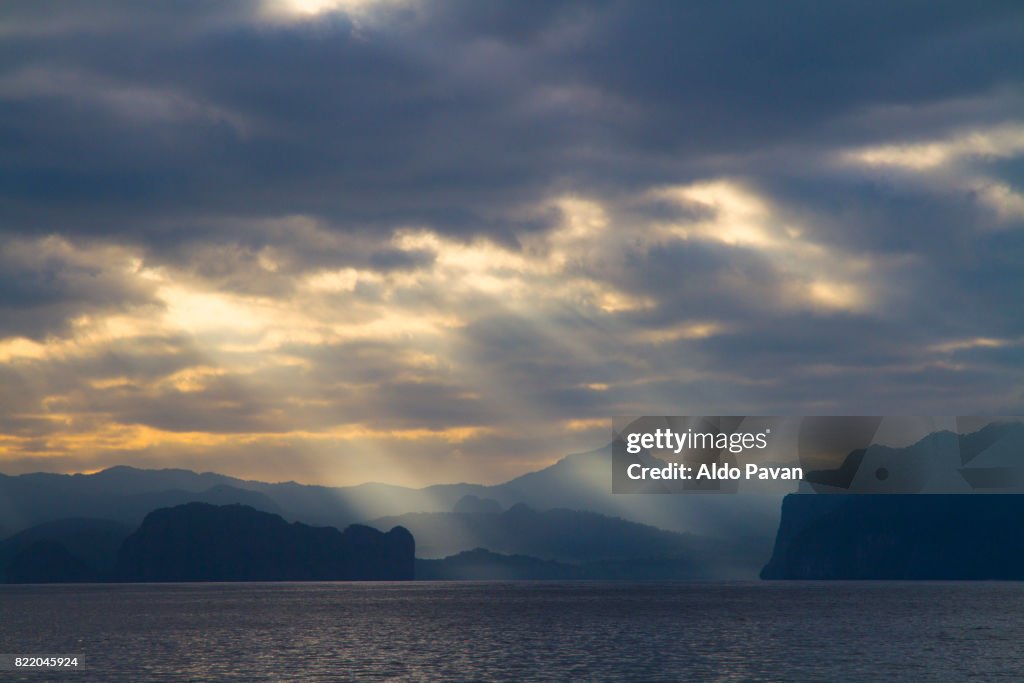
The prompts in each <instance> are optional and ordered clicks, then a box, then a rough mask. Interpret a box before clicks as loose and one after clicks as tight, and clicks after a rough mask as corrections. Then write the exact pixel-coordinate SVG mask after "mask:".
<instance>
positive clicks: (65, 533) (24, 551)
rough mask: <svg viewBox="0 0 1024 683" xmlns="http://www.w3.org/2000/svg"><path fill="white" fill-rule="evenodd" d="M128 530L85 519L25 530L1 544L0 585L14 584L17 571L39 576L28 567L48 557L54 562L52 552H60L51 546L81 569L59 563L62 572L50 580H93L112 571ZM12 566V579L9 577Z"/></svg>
mask: <svg viewBox="0 0 1024 683" xmlns="http://www.w3.org/2000/svg"><path fill="white" fill-rule="evenodd" d="M131 531H132V530H131V528H130V527H128V526H126V525H123V524H119V523H117V522H112V521H110V520H106V519H88V518H85V519H63V520H57V521H54V522H46V523H44V524H40V525H38V526H35V527H32V528H30V529H26V530H24V531H21V532H19V533H17V534H15V535H14V536H12V537H10V538H8V539H5V540H3V541H0V583H2V582H4V581H16V580H17V579H18V578H19V577H20V576H21V575H20V574H19V572H27V575H31V576H36V577H41V576H42V575H41V574H40V573H39V572H37V571H33V570H31V567H32V566H35V565H34V563H37V562H38V561H39V560H40V558H42V557H45V556H47V555H49V556H50V558H51V560H53V559H54V558H55V557H56V556H55V555H54V554H53V553H54V552H58V553H59V552H60V551H55V550H54V548H53V546H54V545H56V546H60V547H62V548H63V549H64V551H66V552H67V553H68V555H70V556H71V557H73V558H75V560H76V561H78V562H81V564H82V568H80V569H78V568H76V566H77V565H76V564H75V563H68V562H66V561H63V562H60V563H58V565H59V566H60V567H62V569H61V570H60V571H55V572H54V574H53V575H52V576H51V580H59V579H55V578H53V577H58V576H59V577H63V578H64V579H68V580H72V579H73V580H83V579H82V577H90V578H95V577H97V576H100V575H102V574H104V573H107V572H109V571H110V570H111V569H113V567H114V562H115V561H116V559H117V551H118V549H119V548H120V547H121V542H122V541H124V539H125V538H126V537H127V536H128V534H130V533H131ZM33 558H34V559H33ZM15 560H17V561H15ZM12 564H13V565H14V567H15V576H14V577H10V576H8V573H9V572H8V569H9V568H10V567H11V566H12ZM73 577H78V578H73Z"/></svg>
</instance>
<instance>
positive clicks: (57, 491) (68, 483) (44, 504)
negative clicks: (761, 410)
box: [0, 446, 781, 542]
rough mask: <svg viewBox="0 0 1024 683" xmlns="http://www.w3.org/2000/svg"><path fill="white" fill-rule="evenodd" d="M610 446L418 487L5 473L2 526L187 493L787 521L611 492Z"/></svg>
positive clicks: (336, 513)
mask: <svg viewBox="0 0 1024 683" xmlns="http://www.w3.org/2000/svg"><path fill="white" fill-rule="evenodd" d="M610 489H611V448H610V446H609V447H606V448H603V449H599V450H596V451H591V452H589V453H581V454H576V455H571V456H568V457H566V458H563V459H562V460H560V461H559V462H557V463H555V464H554V465H552V466H550V467H547V468H545V469H543V470H540V471H538V472H532V473H530V474H527V475H524V476H522V477H517V478H516V479H513V480H511V481H509V482H506V483H504V484H499V485H496V486H483V485H477V484H442V485H437V486H428V487H426V488H422V489H411V488H404V487H400V486H390V485H387V484H378V483H369V484H361V485H358V486H347V487H336V488H332V487H325V486H310V485H304V484H297V483H295V482H284V483H265V482H258V481H247V480H243V479H236V478H234V477H228V476H225V475H221V474H214V473H208V472H207V473H202V474H198V473H195V472H191V471H188V470H177V469H170V470H142V469H136V468H133V467H127V466H119V467H113V468H110V469H108V470H104V471H102V472H97V473H95V474H72V475H64V474H26V475H20V476H6V475H0V526H2V527H6V528H7V529H8V530H9V532H10V533H14V532H17V531H20V530H22V529H26V528H28V527H31V526H34V525H36V524H40V523H43V522H47V521H52V520H57V519H64V518H71V517H86V516H88V517H103V518H106V519H112V520H115V521H119V522H122V523H125V524H129V525H132V526H135V525H137V524H138V523H139V522H141V521H142V518H143V517H144V516H145V515H146V513H147V512H149V511H150V510H154V509H156V508H159V507H172V506H175V505H181V504H184V503H188V502H206V503H211V504H215V505H225V504H230V503H239V504H242V505H248V506H250V507H253V508H256V509H259V510H264V511H266V512H273V513H275V514H279V515H281V516H282V517H284V518H285V519H287V520H289V521H301V522H305V523H307V524H313V525H319V526H336V527H344V526H347V525H349V524H353V523H360V522H365V521H366V520H371V519H376V518H380V517H386V516H395V515H402V514H406V513H411V512H447V511H449V510H451V509H452V508H453V506H454V505H456V504H457V503H458V502H459V501H460V500H463V499H465V498H466V497H467V496H474V497H476V498H478V499H480V500H482V501H491V503H484V505H489V506H490V507H492V509H494V507H493V503H497V508H505V509H507V508H510V507H512V506H513V505H516V504H517V503H525V504H527V505H529V506H530V507H531V508H534V509H537V510H548V509H553V508H571V509H577V510H591V511H594V512H599V513H601V514H605V515H608V516H611V517H622V518H624V519H628V520H632V521H635V522H640V523H644V524H648V525H651V526H656V527H659V528H662V529H667V530H671V531H677V532H686V533H697V534H701V535H707V536H732V537H735V536H761V537H763V538H766V539H768V540H769V542H770V539H771V538H773V537H774V534H775V529H776V528H777V526H778V510H779V501H780V500H781V497H780V496H760V495H742V496H736V495H716V494H686V495H670V494H668V495H648V494H619V495H613V494H612V493H611V490H610Z"/></svg>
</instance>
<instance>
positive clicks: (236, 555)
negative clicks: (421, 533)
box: [114, 503, 415, 582]
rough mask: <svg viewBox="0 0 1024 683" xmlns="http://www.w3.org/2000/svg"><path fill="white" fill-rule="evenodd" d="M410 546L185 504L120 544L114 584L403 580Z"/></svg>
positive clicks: (234, 508) (157, 514) (236, 509)
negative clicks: (127, 582) (122, 582)
mask: <svg viewBox="0 0 1024 683" xmlns="http://www.w3.org/2000/svg"><path fill="white" fill-rule="evenodd" d="M414 551H415V543H414V541H413V537H412V535H411V534H410V533H409V532H408V531H406V530H405V529H402V528H401V527H396V528H394V529H391V530H390V531H389V532H387V533H383V532H380V531H377V530H376V529H371V528H370V527H366V526H359V525H353V526H350V527H348V528H347V529H345V531H338V530H337V529H334V528H332V527H312V526H307V525H305V524H301V523H298V522H295V523H291V524H289V523H288V522H286V521H285V520H284V519H283V518H281V517H280V516H279V515H273V514H269V513H266V512H262V511H259V510H255V509H253V508H251V507H247V506H244V505H225V506H215V505H208V504H205V503H188V504H186V505H180V506H177V507H174V508H165V509H161V510H156V511H154V512H151V513H150V514H148V515H146V518H145V520H144V521H143V523H142V526H141V527H139V529H138V530H137V531H135V532H134V533H133V534H132V535H130V536H129V537H128V538H126V539H125V540H124V543H123V544H122V545H121V549H120V551H119V553H118V556H117V565H116V566H115V569H114V577H115V578H116V579H118V580H121V581H147V582H151V581H152V582H157V581H160V582H163V581H338V580H343V581H355V580H372V581H387V580H408V579H412V578H413V576H414V564H413V563H414V554H415V553H414Z"/></svg>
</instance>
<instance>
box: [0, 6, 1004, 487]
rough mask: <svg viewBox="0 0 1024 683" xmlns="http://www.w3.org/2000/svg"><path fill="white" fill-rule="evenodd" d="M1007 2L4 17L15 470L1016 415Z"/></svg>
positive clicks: (530, 448)
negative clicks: (704, 422) (731, 420)
mask: <svg viewBox="0 0 1024 683" xmlns="http://www.w3.org/2000/svg"><path fill="white" fill-rule="evenodd" d="M1022 86H1024V5H1022V4H1021V3H1019V2H997V1H992V2H984V3H966V2H934V1H928V2H918V1H914V0H908V1H903V2H896V3H894V2H891V1H885V2H874V1H871V0H857V1H856V2H830V3H820V2H810V1H807V2H772V3H766V2H760V1H748V2H744V1H737V2H682V1H680V2H676V1H672V2H660V1H651V2H641V3H638V2H627V1H600V0H594V1H592V2H574V1H571V0H567V1H564V2H563V1H559V0H544V1H529V0H523V1H520V2H504V3H491V2H479V1H477V0H435V1H430V2H428V1H426V0H422V1H421V0H347V1H337V0H267V1H262V0H251V1H245V2H243V1H241V0H225V1H223V2H217V3H210V2H205V1H200V0H174V1H173V2H172V1H170V0H149V1H147V2H122V1H116V0H94V1H92V2H88V3H71V2H55V1H51V0H5V1H4V2H3V3H2V4H0V472H4V473H7V474H16V473H23V472H32V471H53V472H91V471H96V470H98V469H102V468H105V467H109V466H112V465H117V464H128V465H134V466H136V467H146V468H160V467H186V468H189V469H194V470H198V471H217V472H223V473H226V474H232V475H236V476H242V477H246V478H254V479H263V480H270V481H281V480H296V481H301V482H310V483H324V484H331V485H346V484H356V483H360V482H364V481H383V482H389V483H394V484H402V485H411V486H421V485H427V484H433V483H441V482H458V481H471V482H481V483H496V482H500V481H504V480H506V479H508V478H511V477H513V476H516V475H518V474H522V473H524V472H527V471H530V470H534V469H538V468H540V467H544V466H546V465H548V464H550V463H552V462H554V461H556V460H557V459H558V458H560V457H562V456H564V455H566V454H568V453H572V452H578V451H585V450H590V449H593V448H599V447H601V446H603V445H605V444H606V443H607V442H608V441H609V439H610V434H611V418H612V417H613V416H616V415H719V414H722V415H833V414H909V415H970V414H990V415H1012V414H1021V413H1024V304H1022V299H1024V297H1022V293H1024V87H1022Z"/></svg>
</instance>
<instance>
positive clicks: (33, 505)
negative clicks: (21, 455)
mask: <svg viewBox="0 0 1024 683" xmlns="http://www.w3.org/2000/svg"><path fill="white" fill-rule="evenodd" d="M182 472H183V471H179V470H169V471H164V470H160V471H147V470H135V469H133V468H130V467H117V468H113V469H110V470H105V471H103V472H98V473H96V474H91V475H85V474H72V475H67V474H42V473H40V474H25V475H21V476H17V477H10V476H5V475H0V520H2V523H3V526H5V527H7V528H8V529H10V530H11V532H12V533H16V532H18V531H22V530H24V529H28V528H30V527H33V526H37V525H39V524H43V523H46V522H52V521H56V520H62V519H74V518H83V517H89V518H98V519H106V520H111V521H115V522H118V523H120V524H125V525H128V526H131V527H135V526H138V524H139V523H140V522H141V521H142V519H143V518H144V517H145V516H146V514H147V513H149V512H150V511H152V510H155V509H157V508H161V507H173V506H175V505H182V504H184V503H189V502H202V503H209V504H211V505H228V504H233V503H237V504H241V505H248V506H250V507H253V508H256V509H259V510H264V511H266V512H280V508H279V507H278V505H277V503H275V502H274V501H273V500H272V499H270V498H269V497H268V496H266V495H264V494H262V493H260V492H258V491H253V490H247V489H244V488H241V487H235V486H231V485H230V484H228V483H226V482H227V481H231V479H230V478H229V477H222V476H221V475H206V474H203V475H197V474H195V473H193V472H188V473H187V475H190V476H182V474H181V473H182ZM204 485H206V486H205V487H204Z"/></svg>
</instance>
